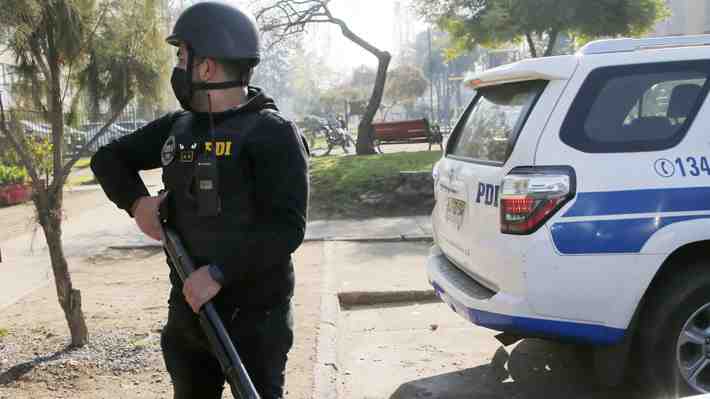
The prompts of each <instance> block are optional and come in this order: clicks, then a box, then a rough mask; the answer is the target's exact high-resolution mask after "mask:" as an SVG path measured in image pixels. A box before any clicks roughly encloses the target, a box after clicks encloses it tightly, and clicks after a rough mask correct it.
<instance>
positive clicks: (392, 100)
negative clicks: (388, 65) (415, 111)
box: [384, 65, 429, 119]
mask: <svg viewBox="0 0 710 399" xmlns="http://www.w3.org/2000/svg"><path fill="white" fill-rule="evenodd" d="M428 88H429V81H428V80H427V79H426V78H425V77H424V73H423V72H422V70H421V69H419V68H418V67H416V66H413V65H400V66H398V67H396V68H394V69H392V70H391V71H390V73H389V79H387V84H386V85H385V100H386V101H387V103H388V106H387V107H386V108H387V111H389V110H391V109H392V108H394V107H395V106H397V105H404V106H405V108H407V109H408V110H410V112H411V108H412V105H413V104H414V102H415V101H416V100H417V98H419V97H421V96H422V95H424V93H426V91H427V89H428ZM386 115H387V114H385V117H384V119H387V116H386Z"/></svg>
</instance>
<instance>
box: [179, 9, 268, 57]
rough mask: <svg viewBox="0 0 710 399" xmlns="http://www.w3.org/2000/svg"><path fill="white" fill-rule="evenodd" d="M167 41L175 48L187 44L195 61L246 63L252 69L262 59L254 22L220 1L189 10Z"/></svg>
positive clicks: (181, 16) (183, 13) (180, 19)
mask: <svg viewBox="0 0 710 399" xmlns="http://www.w3.org/2000/svg"><path fill="white" fill-rule="evenodd" d="M166 40H167V42H168V43H170V44H172V45H173V46H179V44H180V42H183V43H185V44H186V45H187V47H188V49H189V50H190V56H193V55H194V57H209V58H215V59H218V60H230V61H242V62H245V63H246V64H247V65H248V66H249V67H254V66H256V65H257V64H258V63H259V61H260V59H261V54H260V50H259V32H258V30H257V28H256V22H255V21H254V19H253V18H252V17H251V16H249V15H247V14H246V13H244V12H242V11H241V10H239V9H238V8H237V7H234V6H231V5H229V4H225V3H220V2H216V1H206V2H203V3H197V4H194V5H192V6H190V7H188V8H187V9H185V11H183V12H182V14H180V17H179V18H178V20H177V22H176V23H175V27H174V28H173V33H172V34H171V35H170V36H168V38H167V39H166Z"/></svg>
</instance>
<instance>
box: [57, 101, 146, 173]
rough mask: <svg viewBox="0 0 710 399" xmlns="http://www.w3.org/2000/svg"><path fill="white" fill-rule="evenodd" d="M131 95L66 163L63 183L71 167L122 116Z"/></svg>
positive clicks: (63, 171)
mask: <svg viewBox="0 0 710 399" xmlns="http://www.w3.org/2000/svg"><path fill="white" fill-rule="evenodd" d="M131 99H132V98H131V97H130V96H129V97H126V99H125V100H124V101H123V103H122V104H121V106H120V107H119V108H118V109H119V110H118V111H116V112H114V113H113V115H112V116H111V118H109V120H108V121H107V122H106V123H105V124H104V125H103V126H102V127H101V129H99V131H98V132H96V134H95V135H94V137H92V138H91V139H90V140H89V141H87V142H86V143H85V144H84V145H83V146H82V147H81V149H80V150H79V151H77V152H76V154H74V156H73V157H72V158H71V160H69V162H67V163H66V165H64V169H63V170H62V179H61V180H62V184H64V181H66V179H67V177H69V173H71V169H72V168H73V167H74V165H75V164H76V163H77V161H79V159H81V157H82V156H83V155H86V154H87V153H88V152H89V148H91V146H93V145H94V144H95V143H96V142H97V141H98V140H99V139H100V138H101V137H103V135H104V134H106V133H107V132H108V131H109V130H108V129H109V127H111V125H113V123H114V122H116V119H118V117H119V116H121V113H122V112H123V110H124V109H125V108H126V106H127V105H128V103H129V102H131Z"/></svg>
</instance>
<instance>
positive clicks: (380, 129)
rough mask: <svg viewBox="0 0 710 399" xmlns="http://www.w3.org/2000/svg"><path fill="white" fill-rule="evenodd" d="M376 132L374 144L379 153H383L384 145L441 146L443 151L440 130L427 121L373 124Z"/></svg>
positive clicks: (415, 120)
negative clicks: (417, 144) (416, 144)
mask: <svg viewBox="0 0 710 399" xmlns="http://www.w3.org/2000/svg"><path fill="white" fill-rule="evenodd" d="M372 128H373V131H374V140H373V143H374V145H375V148H377V151H379V152H380V153H382V148H381V146H382V145H383V144H414V143H429V150H430V151H431V146H432V145H433V144H439V147H440V148H441V149H442V150H443V145H442V136H441V131H440V130H439V128H438V127H437V126H436V125H434V126H431V125H429V121H428V120H426V119H414V120H406V121H394V122H377V123H373V124H372Z"/></svg>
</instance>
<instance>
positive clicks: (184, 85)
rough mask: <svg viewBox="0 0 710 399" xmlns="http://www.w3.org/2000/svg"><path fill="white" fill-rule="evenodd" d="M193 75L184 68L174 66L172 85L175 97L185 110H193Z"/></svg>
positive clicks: (171, 78)
mask: <svg viewBox="0 0 710 399" xmlns="http://www.w3.org/2000/svg"><path fill="white" fill-rule="evenodd" d="M191 80H192V79H191V76H190V75H188V72H187V71H186V70H184V69H182V68H178V67H175V68H173V75H172V76H171V77H170V85H171V86H172V87H173V93H175V98H177V100H178V102H180V106H181V107H182V109H184V110H185V111H192V105H191V104H192V82H191Z"/></svg>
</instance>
